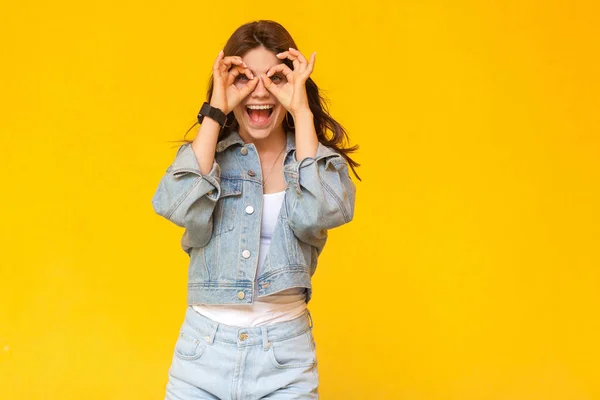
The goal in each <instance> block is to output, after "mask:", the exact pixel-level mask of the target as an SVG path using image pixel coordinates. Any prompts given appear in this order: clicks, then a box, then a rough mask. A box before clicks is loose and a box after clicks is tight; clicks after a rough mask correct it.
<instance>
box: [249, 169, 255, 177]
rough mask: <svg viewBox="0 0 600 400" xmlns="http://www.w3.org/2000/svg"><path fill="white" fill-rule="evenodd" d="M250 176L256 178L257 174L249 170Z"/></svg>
mask: <svg viewBox="0 0 600 400" xmlns="http://www.w3.org/2000/svg"><path fill="white" fill-rule="evenodd" d="M248 175H250V176H256V173H255V172H254V171H252V170H248Z"/></svg>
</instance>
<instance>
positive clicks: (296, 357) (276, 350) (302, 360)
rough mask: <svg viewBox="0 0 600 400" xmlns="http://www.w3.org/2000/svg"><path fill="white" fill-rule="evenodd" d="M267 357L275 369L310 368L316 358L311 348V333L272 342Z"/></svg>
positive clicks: (313, 349) (312, 347)
mask: <svg viewBox="0 0 600 400" xmlns="http://www.w3.org/2000/svg"><path fill="white" fill-rule="evenodd" d="M269 355H270V356H271V361H272V363H273V365H274V366H275V368H310V367H312V366H314V365H315V364H316V361H317V358H316V353H315V348H314V346H313V339H312V332H311V331H308V332H306V333H303V334H302V335H298V336H296V337H293V338H290V339H286V340H282V341H279V342H272V343H271V347H270V348H269Z"/></svg>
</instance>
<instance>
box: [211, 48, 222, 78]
mask: <svg viewBox="0 0 600 400" xmlns="http://www.w3.org/2000/svg"><path fill="white" fill-rule="evenodd" d="M221 60H223V50H221V51H219V55H218V56H217V59H216V60H215V63H214V64H213V75H214V76H218V75H219V65H221Z"/></svg>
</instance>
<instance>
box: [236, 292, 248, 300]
mask: <svg viewBox="0 0 600 400" xmlns="http://www.w3.org/2000/svg"><path fill="white" fill-rule="evenodd" d="M244 297H246V294H244V292H238V299H240V300H244Z"/></svg>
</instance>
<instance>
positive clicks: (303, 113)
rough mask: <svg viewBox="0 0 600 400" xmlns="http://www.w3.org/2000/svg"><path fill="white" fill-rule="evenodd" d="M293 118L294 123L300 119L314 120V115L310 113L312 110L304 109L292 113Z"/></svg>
mask: <svg viewBox="0 0 600 400" xmlns="http://www.w3.org/2000/svg"><path fill="white" fill-rule="evenodd" d="M290 114H292V117H293V118H294V122H295V121H297V120H298V119H312V118H313V113H312V111H310V108H303V109H300V110H297V111H293V112H290Z"/></svg>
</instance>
